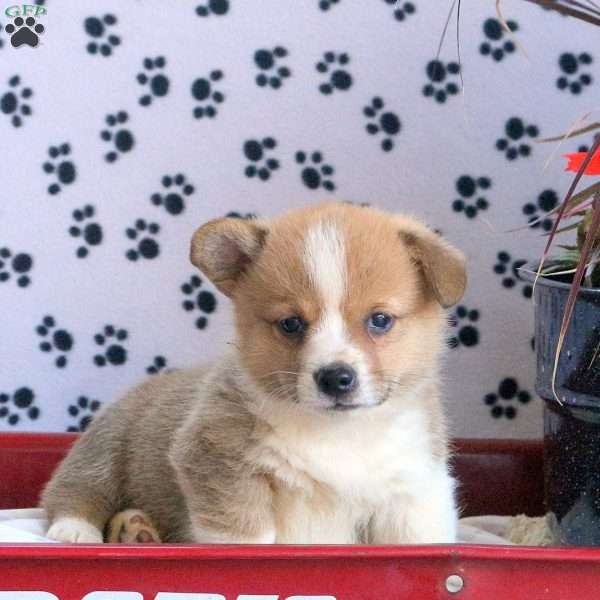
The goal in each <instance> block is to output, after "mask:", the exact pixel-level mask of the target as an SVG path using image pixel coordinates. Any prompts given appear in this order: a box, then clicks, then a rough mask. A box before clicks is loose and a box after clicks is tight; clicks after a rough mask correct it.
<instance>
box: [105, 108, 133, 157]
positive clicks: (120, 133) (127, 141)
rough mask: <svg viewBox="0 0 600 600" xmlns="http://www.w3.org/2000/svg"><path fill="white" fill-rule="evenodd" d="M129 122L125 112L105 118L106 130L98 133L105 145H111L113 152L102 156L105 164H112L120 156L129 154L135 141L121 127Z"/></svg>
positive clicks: (127, 130) (130, 134) (131, 135)
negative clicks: (125, 153)
mask: <svg viewBox="0 0 600 600" xmlns="http://www.w3.org/2000/svg"><path fill="white" fill-rule="evenodd" d="M128 120H129V115H128V114H127V113H126V112H125V111H119V112H118V113H115V114H114V115H107V116H106V124H107V125H108V127H109V128H108V129H104V130H102V131H101V132H100V137H101V138H102V139H103V140H104V141H105V142H107V143H111V144H112V145H113V146H114V150H111V151H110V152H108V153H106V154H105V155H104V160H106V162H109V163H111V162H114V161H115V160H117V158H118V157H119V155H120V154H123V153H124V152H129V151H130V150H131V149H132V148H133V146H134V144H135V140H134V137H133V134H132V133H131V131H130V130H129V129H125V128H124V127H121V126H122V125H124V124H125V123H127V121H128Z"/></svg>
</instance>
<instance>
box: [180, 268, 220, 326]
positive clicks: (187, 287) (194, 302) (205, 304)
mask: <svg viewBox="0 0 600 600" xmlns="http://www.w3.org/2000/svg"><path fill="white" fill-rule="evenodd" d="M201 287H202V279H200V277H198V275H192V276H191V277H190V279H189V281H188V282H186V283H184V284H183V285H182V286H181V292H182V294H183V295H184V297H185V299H184V300H183V302H182V303H181V306H182V307H183V310H185V311H186V312H196V313H200V316H199V317H198V318H197V319H196V327H197V328H198V329H205V328H206V326H207V325H208V319H207V318H206V316H205V315H210V314H212V313H213V312H215V309H216V308H217V299H216V298H215V295H214V294H213V293H212V292H209V291H208V290H203V289H201Z"/></svg>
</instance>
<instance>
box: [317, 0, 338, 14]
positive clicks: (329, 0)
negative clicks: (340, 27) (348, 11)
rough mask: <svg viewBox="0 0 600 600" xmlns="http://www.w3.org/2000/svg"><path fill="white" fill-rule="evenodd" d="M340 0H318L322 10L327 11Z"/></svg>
mask: <svg viewBox="0 0 600 600" xmlns="http://www.w3.org/2000/svg"><path fill="white" fill-rule="evenodd" d="M339 1H340V0H319V8H320V9H321V10H322V11H323V12H327V11H328V10H329V9H330V8H332V7H334V6H335V5H336V4H337V3H338V2H339Z"/></svg>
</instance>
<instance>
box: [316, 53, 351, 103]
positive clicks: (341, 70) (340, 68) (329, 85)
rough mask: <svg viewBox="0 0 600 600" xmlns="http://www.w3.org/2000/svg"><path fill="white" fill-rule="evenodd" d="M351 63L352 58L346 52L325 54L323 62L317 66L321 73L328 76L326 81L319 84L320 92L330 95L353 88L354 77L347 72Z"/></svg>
mask: <svg viewBox="0 0 600 600" xmlns="http://www.w3.org/2000/svg"><path fill="white" fill-rule="evenodd" d="M349 63H350V56H348V54H346V53H345V52H342V53H340V54H337V53H335V52H325V53H324V54H323V57H322V58H321V60H320V61H319V62H318V63H317V64H316V65H315V68H316V69H317V71H318V72H319V73H322V74H323V75H327V76H328V78H327V80H326V81H324V82H322V83H321V84H319V91H320V92H321V93H322V94H325V95H329V94H332V93H333V92H335V91H336V90H338V91H346V90H349V89H350V88H351V87H352V83H353V79H352V75H351V74H350V73H349V72H348V71H347V70H346V66H347V65H348V64H349Z"/></svg>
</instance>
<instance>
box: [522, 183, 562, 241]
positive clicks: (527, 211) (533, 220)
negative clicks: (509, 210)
mask: <svg viewBox="0 0 600 600" xmlns="http://www.w3.org/2000/svg"><path fill="white" fill-rule="evenodd" d="M557 206H558V196H557V194H556V192H555V191H554V190H544V191H543V192H541V193H540V195H539V196H538V197H537V200H536V201H535V202H528V203H527V204H525V205H524V206H523V214H524V215H525V216H526V217H527V222H528V223H529V226H530V227H531V228H532V229H537V228H538V227H540V228H541V229H543V230H544V231H550V230H551V229H552V225H553V223H554V221H553V220H552V217H550V216H547V214H546V213H549V212H550V211H551V210H554V209H555V208H556V207H557Z"/></svg>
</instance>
